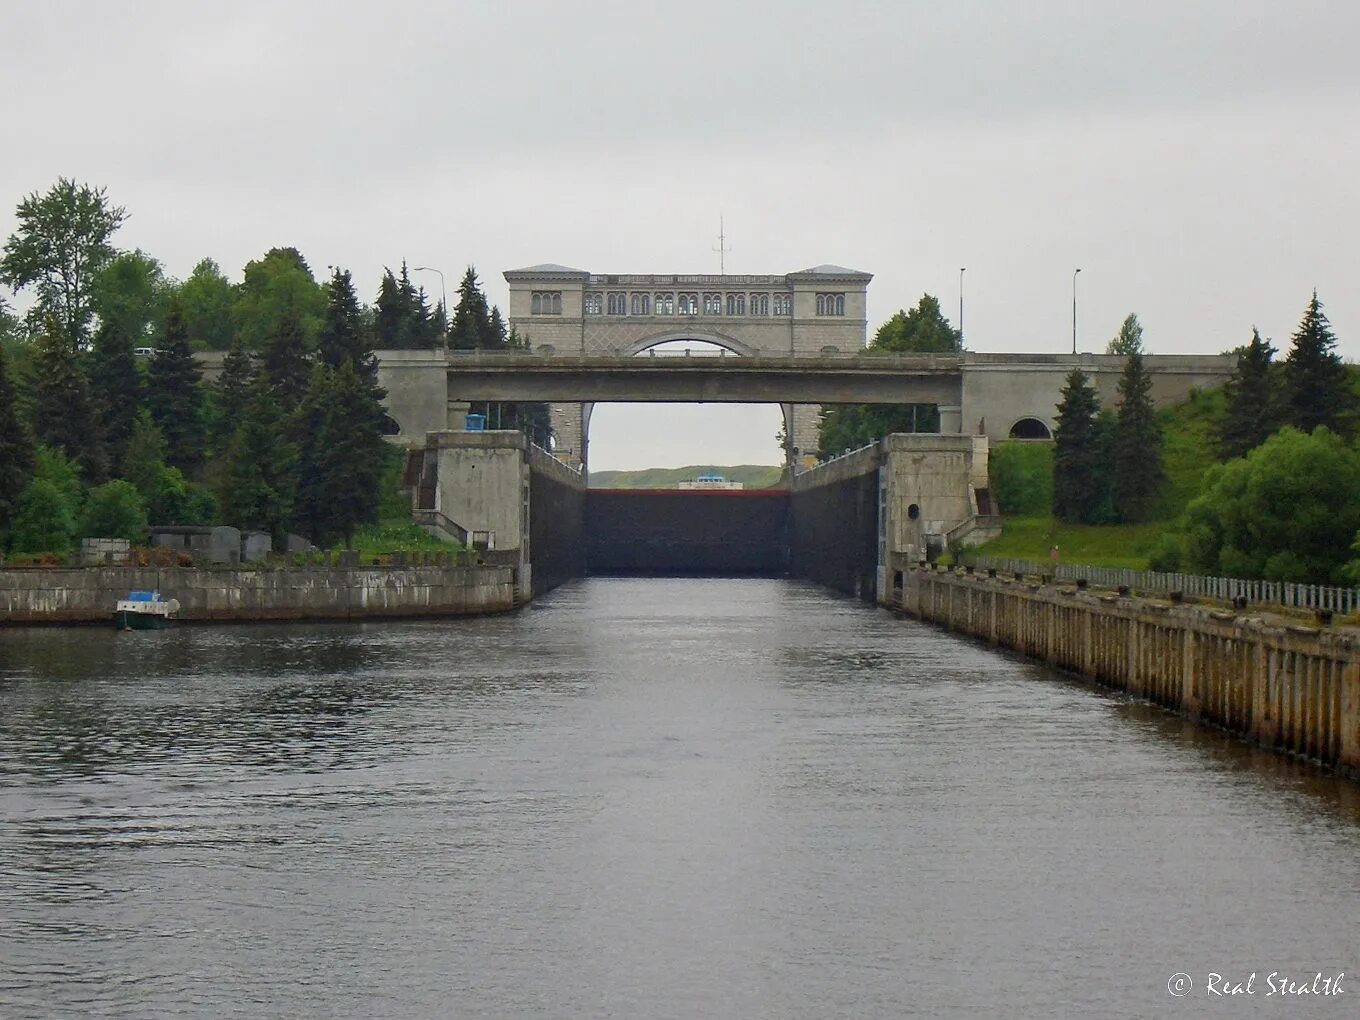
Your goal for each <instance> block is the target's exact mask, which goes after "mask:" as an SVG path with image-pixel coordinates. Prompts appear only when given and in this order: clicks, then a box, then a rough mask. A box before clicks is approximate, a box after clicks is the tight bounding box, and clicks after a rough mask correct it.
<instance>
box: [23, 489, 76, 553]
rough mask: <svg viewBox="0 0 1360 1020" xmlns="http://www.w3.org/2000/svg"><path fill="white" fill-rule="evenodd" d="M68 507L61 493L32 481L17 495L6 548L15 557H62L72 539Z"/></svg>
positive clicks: (73, 529) (73, 527)
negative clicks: (52, 555)
mask: <svg viewBox="0 0 1360 1020" xmlns="http://www.w3.org/2000/svg"><path fill="white" fill-rule="evenodd" d="M75 531H76V526H75V520H74V518H73V516H72V511H71V506H70V504H69V503H68V502H67V500H66V497H65V495H64V494H63V493H62V491H61V489H60V488H58V487H57V485H56V484H55V483H53V482H50V481H48V480H47V479H45V478H34V479H33V480H32V481H30V482H29V483H28V485H26V486H25V487H24V491H23V492H22V493H20V495H19V505H18V510H17V512H16V513H15V515H14V525H13V527H12V528H11V529H10V537H9V547H10V549H11V550H12V551H13V552H17V553H44V552H50V553H64V552H67V551H68V550H69V549H70V548H71V544H72V541H73V540H74V538H75Z"/></svg>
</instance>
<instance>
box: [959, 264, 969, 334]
mask: <svg viewBox="0 0 1360 1020" xmlns="http://www.w3.org/2000/svg"><path fill="white" fill-rule="evenodd" d="M966 268H967V267H966V266H960V267H959V343H960V344H962V343H963V272H964V269H966Z"/></svg>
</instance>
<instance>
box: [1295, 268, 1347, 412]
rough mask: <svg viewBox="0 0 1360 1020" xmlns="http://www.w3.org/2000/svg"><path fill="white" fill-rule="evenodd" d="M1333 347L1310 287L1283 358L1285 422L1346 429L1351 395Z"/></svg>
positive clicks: (1332, 341)
mask: <svg viewBox="0 0 1360 1020" xmlns="http://www.w3.org/2000/svg"><path fill="white" fill-rule="evenodd" d="M1335 347H1336V336H1335V335H1334V334H1333V333H1332V327H1331V323H1329V322H1328V321H1327V316H1326V315H1324V314H1323V313H1322V303H1321V302H1320V301H1318V296H1317V291H1316V290H1314V291H1313V300H1312V301H1310V302H1309V303H1308V308H1307V310H1306V311H1305V312H1304V313H1303V321H1302V322H1300V323H1299V328H1298V330H1297V331H1296V332H1295V333H1294V336H1293V346H1292V347H1291V348H1290V350H1289V357H1288V358H1287V359H1286V360H1285V366H1284V372H1285V390H1286V394H1287V396H1288V400H1289V406H1288V409H1287V411H1286V418H1287V421H1286V423H1287V424H1289V425H1293V426H1295V427H1296V428H1299V429H1301V430H1303V431H1304V432H1311V431H1313V429H1315V428H1317V427H1318V426H1319V425H1326V426H1327V427H1328V428H1330V429H1331V430H1332V431H1333V432H1339V433H1341V434H1342V435H1348V434H1349V433H1350V431H1351V425H1352V416H1353V412H1354V404H1355V397H1354V395H1353V393H1352V391H1351V389H1350V385H1349V380H1348V378H1347V374H1346V366H1345V365H1343V364H1342V362H1341V357H1340V355H1338V354H1337V353H1336V351H1335V350H1334V348H1335Z"/></svg>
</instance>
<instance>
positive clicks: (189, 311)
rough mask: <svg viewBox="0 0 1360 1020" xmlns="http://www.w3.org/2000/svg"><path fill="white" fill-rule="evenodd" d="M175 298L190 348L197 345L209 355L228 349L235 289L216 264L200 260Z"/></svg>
mask: <svg viewBox="0 0 1360 1020" xmlns="http://www.w3.org/2000/svg"><path fill="white" fill-rule="evenodd" d="M177 296H178V297H179V305H180V310H181V312H182V313H183V315H184V328H185V329H186V330H187V331H188V333H189V342H190V343H191V344H200V343H201V344H203V346H205V347H207V348H208V349H209V350H213V351H225V350H227V349H228V348H229V347H231V342H232V339H233V338H234V336H235V334H234V332H233V330H232V314H231V313H232V304H233V303H234V301H235V288H234V287H233V286H232V285H231V281H230V280H228V279H227V278H226V276H225V275H224V274H223V272H222V270H221V268H220V267H219V266H218V265H217V263H216V262H214V261H213V260H212V259H201V260H200V261H199V263H198V264H197V265H196V266H194V271H193V272H192V273H190V274H189V278H188V279H187V280H185V281H184V282H183V283H182V284H180V286H179V289H178V291H177Z"/></svg>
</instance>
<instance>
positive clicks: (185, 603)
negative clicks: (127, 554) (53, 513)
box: [0, 565, 515, 624]
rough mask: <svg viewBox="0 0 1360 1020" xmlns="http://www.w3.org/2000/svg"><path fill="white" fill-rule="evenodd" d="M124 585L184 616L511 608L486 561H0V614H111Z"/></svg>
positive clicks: (510, 595) (94, 617)
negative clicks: (345, 564) (243, 564)
mask: <svg viewBox="0 0 1360 1020" xmlns="http://www.w3.org/2000/svg"><path fill="white" fill-rule="evenodd" d="M129 591H159V592H160V593H161V594H162V595H163V596H164V597H165V598H174V599H178V600H179V602H180V614H179V615H180V617H181V618H182V619H185V620H219V621H229V620H238V621H243V620H358V619H370V618H376V617H413V616H461V615H464V614H472V613H490V612H498V611H501V610H507V609H511V608H513V607H514V605H515V572H514V570H513V569H511V568H509V567H493V566H459V567H450V566H430V565H421V566H408V567H351V568H337V567H298V568H286V569H278V570H202V569H196V568H192V567H165V568H155V567H107V568H102V569H69V570H67V569H57V570H52V569H45V568H36V567H35V568H12V569H8V570H0V624H28V623H112V621H113V609H114V605H115V604H116V603H117V601H118V600H119V599H123V598H127V594H128V592H129Z"/></svg>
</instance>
